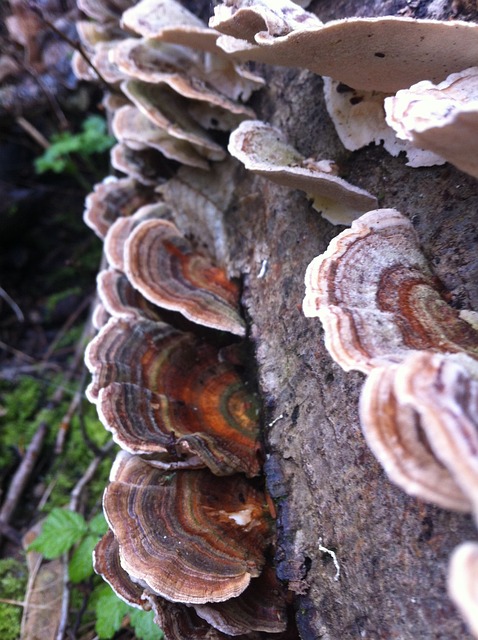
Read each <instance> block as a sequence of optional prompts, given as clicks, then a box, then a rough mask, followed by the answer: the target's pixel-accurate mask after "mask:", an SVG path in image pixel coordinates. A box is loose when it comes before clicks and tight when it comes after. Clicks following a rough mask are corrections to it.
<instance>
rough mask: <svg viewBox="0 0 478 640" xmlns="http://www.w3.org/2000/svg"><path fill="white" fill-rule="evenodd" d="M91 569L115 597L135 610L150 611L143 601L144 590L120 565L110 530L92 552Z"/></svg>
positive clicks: (148, 604)
mask: <svg viewBox="0 0 478 640" xmlns="http://www.w3.org/2000/svg"><path fill="white" fill-rule="evenodd" d="M93 569H94V570H95V573H97V574H98V575H100V576H101V577H102V578H103V580H105V581H106V582H107V583H108V584H109V585H110V587H111V588H112V589H113V591H114V592H115V593H116V595H117V596H118V597H119V598H121V600H124V602H126V603H128V604H129V605H131V606H132V607H135V608H136V609H150V608H151V604H150V603H149V602H148V601H147V600H145V599H144V597H143V594H144V588H143V587H142V586H141V585H140V584H139V583H137V582H133V581H132V580H131V578H130V577H129V575H128V574H127V573H126V571H125V570H124V569H123V567H122V566H121V563H120V557H119V547H118V542H117V540H116V538H115V536H114V534H113V532H112V531H111V530H108V531H107V532H106V534H105V535H104V536H103V537H102V538H101V540H100V541H99V542H98V544H97V545H96V547H95V549H94V551H93Z"/></svg>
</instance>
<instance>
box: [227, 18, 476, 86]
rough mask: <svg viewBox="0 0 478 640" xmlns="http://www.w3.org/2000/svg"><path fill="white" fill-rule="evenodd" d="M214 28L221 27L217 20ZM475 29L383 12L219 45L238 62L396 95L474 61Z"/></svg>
mask: <svg viewBox="0 0 478 640" xmlns="http://www.w3.org/2000/svg"><path fill="white" fill-rule="evenodd" d="M304 13H305V14H307V13H308V12H305V11H304ZM235 15H236V16H238V15H240V14H239V13H236V14H235ZM238 20H239V18H238ZM216 28H217V29H218V30H219V31H221V29H222V27H221V24H216ZM238 28H240V27H239V26H238ZM227 29H228V31H230V24H229V23H228V27H227ZM477 33H478V25H477V24H474V23H470V22H463V21H459V20H455V21H450V22H442V21H439V20H419V19H414V18H401V17H394V16H385V17H381V18H345V19H343V20H333V21H330V22H327V23H325V24H318V25H317V26H315V27H312V28H300V29H299V28H295V29H293V30H292V31H290V32H289V33H288V34H287V35H284V36H274V35H273V34H271V33H268V32H261V31H259V32H258V33H256V34H255V36H254V44H251V43H250V42H247V41H245V40H236V39H235V38H234V37H231V36H227V35H224V36H221V37H220V38H219V39H218V45H219V46H221V47H222V48H223V49H224V50H225V51H227V52H228V53H230V54H231V55H233V56H234V57H237V59H240V60H256V61H258V62H266V63H270V64H275V65H283V66H286V67H299V68H303V69H308V70H309V71H312V72H314V73H317V74H319V75H321V76H329V77H331V78H334V80H338V81H340V82H343V83H344V84H346V85H348V86H350V87H353V88H354V89H363V90H366V91H382V92H385V93H395V92H396V91H398V90H399V89H405V88H407V87H409V86H410V85H412V84H414V83H415V82H418V81H420V80H422V79H423V78H428V79H430V80H432V81H433V82H437V81H438V82H440V81H441V80H444V79H445V78H446V76H447V75H449V74H450V73H454V72H458V71H462V70H463V69H466V68H468V67H472V66H473V65H475V64H476V60H477V56H478V40H477V37H476V36H477ZM410 51H413V61H412V62H411V61H410Z"/></svg>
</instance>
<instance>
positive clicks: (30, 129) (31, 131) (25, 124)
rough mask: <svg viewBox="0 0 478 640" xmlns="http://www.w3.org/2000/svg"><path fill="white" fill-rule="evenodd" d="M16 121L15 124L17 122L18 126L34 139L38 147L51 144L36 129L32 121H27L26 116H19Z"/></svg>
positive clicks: (47, 146)
mask: <svg viewBox="0 0 478 640" xmlns="http://www.w3.org/2000/svg"><path fill="white" fill-rule="evenodd" d="M16 121H17V124H19V125H20V127H21V128H22V129H23V130H24V131H26V132H27V133H28V135H29V136H30V137H31V138H33V140H35V142H36V143H37V144H39V145H40V147H42V148H43V149H48V148H49V147H50V146H51V145H50V143H49V142H48V140H47V139H46V138H45V136H44V135H43V133H41V132H40V131H38V129H37V128H36V127H34V126H33V125H32V123H31V122H29V121H28V120H27V119H26V118H23V116H19V117H18V118H17V120H16Z"/></svg>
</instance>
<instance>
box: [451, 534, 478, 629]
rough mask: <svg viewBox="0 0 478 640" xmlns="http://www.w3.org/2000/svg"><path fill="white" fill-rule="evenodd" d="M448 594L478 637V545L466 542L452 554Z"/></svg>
mask: <svg viewBox="0 0 478 640" xmlns="http://www.w3.org/2000/svg"><path fill="white" fill-rule="evenodd" d="M448 592H449V594H450V597H451V598H452V600H453V602H454V603H455V606H456V607H457V609H458V610H459V611H460V613H461V615H462V616H463V618H464V619H465V620H466V623H467V625H468V627H469V629H470V631H471V632H472V633H473V635H474V636H475V637H478V544H477V543H476V542H464V543H463V544H461V545H459V546H458V547H457V548H456V549H455V550H454V551H453V553H452V556H451V560H450V568H449V573H448Z"/></svg>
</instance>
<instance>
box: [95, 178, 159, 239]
mask: <svg viewBox="0 0 478 640" xmlns="http://www.w3.org/2000/svg"><path fill="white" fill-rule="evenodd" d="M152 200H154V198H153V190H152V189H151V188H148V187H146V186H145V185H142V184H139V183H138V182H136V181H135V180H133V179H132V178H115V177H113V176H108V177H107V178H105V179H104V180H103V181H102V182H100V183H98V184H96V185H95V187H94V191H93V192H92V193H90V194H89V195H88V196H87V197H86V200H85V212H84V214H83V220H84V221H85V224H87V225H88V226H89V227H90V228H91V229H93V231H94V232H95V233H96V235H97V236H98V237H99V238H101V239H103V238H104V237H105V235H106V233H107V231H108V229H109V228H110V226H111V225H112V223H113V222H114V221H115V220H116V219H117V218H120V217H122V216H130V215H131V214H132V213H133V212H134V211H136V210H137V209H139V207H141V206H143V205H144V204H148V203H150V202H151V201H152Z"/></svg>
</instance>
